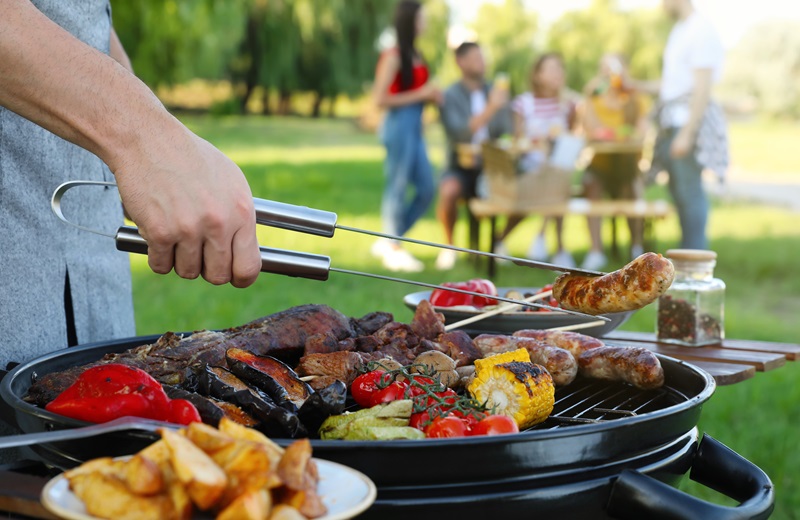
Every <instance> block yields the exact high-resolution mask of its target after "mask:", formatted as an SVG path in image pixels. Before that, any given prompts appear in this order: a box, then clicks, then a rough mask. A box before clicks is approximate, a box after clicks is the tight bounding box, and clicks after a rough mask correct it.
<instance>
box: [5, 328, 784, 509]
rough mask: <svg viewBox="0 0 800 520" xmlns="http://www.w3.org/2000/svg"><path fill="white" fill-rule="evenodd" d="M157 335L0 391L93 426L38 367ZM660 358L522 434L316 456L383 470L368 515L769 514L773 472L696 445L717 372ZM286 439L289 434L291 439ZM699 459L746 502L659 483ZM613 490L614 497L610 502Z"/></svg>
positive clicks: (51, 358)
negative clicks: (62, 400)
mask: <svg viewBox="0 0 800 520" xmlns="http://www.w3.org/2000/svg"><path fill="white" fill-rule="evenodd" d="M157 338H158V336H144V337H136V338H129V339H125V340H117V341H113V342H104V343H96V344H91V345H86V346H82V347H76V348H71V349H66V350H60V351H57V352H54V353H51V354H48V355H46V356H43V357H40V358H38V359H36V360H33V361H30V362H28V363H25V364H23V365H20V366H18V367H17V368H15V369H14V370H13V371H12V372H10V373H9V374H8V375H7V376H6V377H5V378H4V379H3V381H2V384H0V396H2V398H3V400H4V401H5V402H6V403H7V404H8V405H9V406H10V407H11V408H12V409H13V412H14V416H15V420H16V422H17V424H18V425H19V426H20V428H21V429H22V431H23V432H26V433H33V432H39V431H50V430H56V429H63V428H74V427H80V426H85V425H86V424H85V423H83V422H81V421H77V420H73V419H69V418H65V417H62V416H59V415H56V414H53V413H50V412H47V411H46V410H44V409H41V408H38V407H36V406H34V405H32V404H30V403H27V402H25V401H24V399H23V398H24V396H25V395H26V394H27V392H28V389H29V387H30V385H31V382H32V380H33V378H35V377H37V376H39V375H43V374H46V373H51V372H56V371H60V370H63V369H66V368H68V367H73V366H76V365H82V364H86V363H89V362H92V361H96V360H97V359H99V358H101V357H102V356H103V355H105V354H107V353H112V352H121V351H123V350H126V349H129V348H133V347H136V346H139V345H143V344H148V343H152V342H154V341H155V340H156V339H157ZM659 358H660V360H661V364H662V366H663V368H664V372H665V380H666V384H665V386H664V387H662V388H660V389H658V390H649V391H642V390H639V389H636V388H634V387H631V386H628V385H624V384H619V383H609V382H605V381H596V380H588V379H582V378H580V377H579V378H578V379H577V380H576V381H575V382H573V383H572V384H570V385H568V386H566V387H562V388H559V389H558V390H557V392H556V403H555V408H554V410H553V413H552V414H551V417H550V418H549V419H548V420H547V421H545V422H544V423H542V424H539V425H536V426H535V427H533V428H531V429H529V430H526V431H523V432H521V433H518V434H512V435H505V436H494V437H466V438H457V439H426V440H413V441H406V440H393V441H322V440H314V441H312V446H313V449H314V455H315V456H316V457H319V458H322V459H328V460H332V461H335V462H340V463H343V464H346V465H348V466H351V467H353V468H355V469H358V470H359V471H362V472H364V473H365V474H367V475H368V476H369V477H370V478H372V479H373V480H374V481H375V483H376V484H377V486H378V490H379V493H378V500H377V502H376V503H375V505H374V506H373V508H372V509H371V510H370V511H368V513H367V516H366V518H386V519H388V518H393V517H395V516H397V517H399V516H400V515H401V514H409V513H413V514H414V515H416V516H419V517H420V518H427V517H431V518H432V517H434V516H441V514H445V516H446V517H450V516H451V515H456V514H458V515H460V516H462V517H465V518H472V517H474V515H476V514H477V513H478V512H479V511H486V512H491V513H492V514H497V513H502V514H504V515H506V516H507V517H511V516H513V517H518V516H519V515H521V514H523V513H525V514H537V513H542V514H545V516H547V515H548V514H556V513H561V514H568V515H569V517H570V518H604V517H608V516H604V515H606V511H608V512H613V516H614V517H617V518H634V517H636V515H634V516H630V512H631V511H639V514H642V513H641V512H642V511H648V513H647V514H649V515H650V516H652V517H653V518H709V516H708V515H709V512H713V515H714V517H716V518H766V517H767V516H768V514H769V512H770V511H771V510H772V507H773V494H772V486H771V483H770V481H769V478H768V477H767V476H766V475H765V474H764V473H763V472H762V471H761V470H760V469H759V468H758V467H756V466H755V465H753V464H751V463H750V462H748V461H747V460H745V459H743V458H742V457H740V456H739V455H737V454H736V453H735V452H732V451H730V450H728V449H727V448H725V447H724V446H722V445H720V444H719V443H718V442H716V441H714V440H713V439H710V438H708V437H706V438H704V439H703V441H702V442H701V443H700V445H699V448H698V443H697V439H698V434H697V431H696V429H695V425H696V424H697V421H698V419H699V417H700V412H701V408H702V404H703V403H704V402H705V401H706V400H708V399H709V398H710V397H711V395H712V394H713V392H714V388H715V384H714V380H713V378H711V376H709V375H708V374H707V373H705V372H704V371H702V370H700V369H698V368H696V367H694V366H692V365H690V364H687V363H684V362H682V361H679V360H675V359H672V358H668V357H664V356H659ZM153 439H154V437H153V436H152V434H148V433H146V432H125V433H115V434H106V435H102V436H99V437H96V438H92V439H90V440H88V441H87V440H82V441H81V440H75V441H65V442H62V443H58V444H43V445H39V446H36V447H35V449H36V450H37V451H38V453H39V454H40V455H41V456H42V457H43V458H44V459H45V460H47V461H48V462H50V463H51V464H54V465H56V466H59V467H69V466H74V465H76V464H78V463H79V462H82V461H84V460H87V459H89V458H93V457H97V456H100V455H103V456H109V455H112V456H113V455H124V454H129V453H133V452H135V451H137V450H139V449H141V448H142V447H144V446H145V445H147V444H149V443H150V442H152V440H153ZM278 442H279V443H281V444H284V445H285V444H288V443H290V442H291V440H289V439H286V440H278ZM690 467H691V468H692V473H693V476H694V474H695V473H698V472H699V473H698V474H699V475H700V480H701V481H704V482H706V483H707V484H708V485H710V486H712V487H714V488H715V489H718V490H720V491H723V492H725V493H727V494H729V495H730V496H732V497H734V498H736V499H738V500H740V501H742V502H743V504H742V506H741V507H739V508H722V507H719V506H714V505H710V504H706V503H704V502H701V501H699V500H696V499H693V498H691V497H689V496H688V495H685V494H683V493H680V492H679V491H677V490H675V489H674V488H672V487H670V486H668V485H666V484H663V483H662V482H661V481H663V482H666V483H674V482H675V481H676V480H678V479H679V478H680V476H682V475H683V474H684V473H686V471H687V470H688V469H689V468H690ZM698 468H701V469H699V470H698ZM709 468H710V469H709ZM709 475H710V476H709ZM743 483H744V484H743ZM643 490H646V491H643ZM609 497H611V498H613V499H614V500H612V501H611V502H609V503H608V505H607V502H608V500H609ZM615 497H616V498H615ZM619 504H622V505H619ZM659 511H660V513H659ZM676 511H677V512H676ZM694 511H699V512H703V513H702V515H700V514H695V513H693V512H694ZM659 514H661V515H662V516H658V515H659ZM676 515H677V516H676Z"/></svg>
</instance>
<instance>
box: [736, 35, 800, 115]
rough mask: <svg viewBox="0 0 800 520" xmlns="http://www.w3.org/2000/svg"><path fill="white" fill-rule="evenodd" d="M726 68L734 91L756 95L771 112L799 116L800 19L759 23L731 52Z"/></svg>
mask: <svg viewBox="0 0 800 520" xmlns="http://www.w3.org/2000/svg"><path fill="white" fill-rule="evenodd" d="M725 68H726V74H725V80H724V84H725V86H726V87H727V90H728V91H729V93H731V94H732V95H735V96H737V97H744V96H749V97H752V98H755V100H756V102H757V104H758V107H759V109H760V110H762V111H763V112H764V113H766V114H767V115H770V116H777V117H785V118H786V117H788V118H792V119H797V118H798V117H800V23H798V22H792V21H776V22H765V23H762V24H759V25H756V26H755V27H753V28H752V29H750V30H749V31H748V32H747V33H746V34H745V35H744V37H743V38H742V39H741V41H740V42H739V44H738V45H737V46H736V48H734V49H733V51H732V52H731V53H730V54H729V56H728V60H727V63H726V67H725Z"/></svg>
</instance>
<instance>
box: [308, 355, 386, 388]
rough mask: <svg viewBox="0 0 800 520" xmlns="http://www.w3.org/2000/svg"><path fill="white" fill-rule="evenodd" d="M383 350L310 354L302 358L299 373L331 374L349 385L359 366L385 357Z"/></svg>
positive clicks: (312, 374) (311, 374)
mask: <svg viewBox="0 0 800 520" xmlns="http://www.w3.org/2000/svg"><path fill="white" fill-rule="evenodd" d="M385 357H386V356H384V355H383V354H382V353H381V352H373V353H366V352H331V353H330V354H309V355H308V356H303V357H302V358H300V364H299V365H297V373H298V374H300V375H301V376H331V377H335V378H336V379H338V380H339V381H342V382H344V384H345V385H347V386H348V387H349V386H350V384H351V383H352V382H353V380H354V379H355V378H356V376H357V375H358V370H357V369H358V367H359V366H360V365H364V364H366V363H369V362H370V361H378V360H380V359H383V358H385Z"/></svg>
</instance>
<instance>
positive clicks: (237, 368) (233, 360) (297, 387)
mask: <svg viewBox="0 0 800 520" xmlns="http://www.w3.org/2000/svg"><path fill="white" fill-rule="evenodd" d="M225 358H226V359H227V361H228V367H229V368H230V371H231V372H233V373H234V374H235V375H236V376H238V377H240V378H241V379H243V380H244V381H245V382H246V383H249V384H251V385H253V386H255V387H256V388H258V389H260V390H262V391H264V392H266V393H267V395H269V396H270V397H272V399H273V401H275V403H276V404H277V405H278V406H283V407H284V408H287V409H289V410H291V411H297V409H298V408H300V407H301V406H302V405H303V403H304V402H305V400H306V399H308V396H310V395H311V393H312V392H313V391H312V390H311V387H310V386H308V384H306V383H305V382H303V381H300V379H299V378H298V377H297V374H296V373H295V371H294V370H292V369H291V368H289V367H288V366H287V365H286V364H284V363H282V362H280V361H278V360H277V359H275V358H273V357H269V356H256V355H255V354H252V353H250V352H247V351H246V350H242V349H239V348H232V349H229V350H228V352H227V353H226V354H225Z"/></svg>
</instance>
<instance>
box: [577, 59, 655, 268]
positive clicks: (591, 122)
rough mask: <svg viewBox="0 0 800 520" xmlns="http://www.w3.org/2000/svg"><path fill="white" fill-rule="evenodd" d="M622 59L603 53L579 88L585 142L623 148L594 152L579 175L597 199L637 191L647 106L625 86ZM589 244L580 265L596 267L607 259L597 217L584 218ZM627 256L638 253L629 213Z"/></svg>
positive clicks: (638, 232)
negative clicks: (582, 175)
mask: <svg viewBox="0 0 800 520" xmlns="http://www.w3.org/2000/svg"><path fill="white" fill-rule="evenodd" d="M626 75H627V64H626V63H625V60H624V58H623V57H622V56H621V55H619V54H606V55H604V56H603V57H602V58H601V60H600V65H599V70H598V73H597V75H596V76H595V77H594V78H592V79H591V80H589V82H588V83H587V84H586V87H585V88H584V103H583V104H582V107H581V108H582V110H581V116H582V117H581V124H582V126H583V130H584V132H585V133H586V137H587V139H588V140H590V141H594V142H596V143H603V142H606V143H610V144H611V143H620V144H624V145H627V146H625V147H624V148H622V147H620V148H619V149H618V150H613V146H612V147H611V148H610V149H609V151H606V152H595V153H594V156H593V157H592V161H591V163H590V164H589V166H588V167H587V169H586V172H585V174H584V178H583V185H584V194H585V196H586V198H588V199H590V200H598V199H601V198H602V197H603V195H604V194H608V195H609V196H610V197H611V198H612V199H635V198H639V197H641V196H642V191H643V186H642V175H641V172H640V170H639V160H640V159H641V155H642V154H641V151H642V149H641V143H642V139H643V138H644V134H645V131H646V130H647V106H646V103H645V99H644V97H643V96H641V95H639V94H638V93H636V92H635V91H633V90H632V89H630V88H628V87H627V86H626V85H624V80H623V78H624V77H625V76H626ZM587 221H588V225H589V236H590V238H591V247H590V249H589V253H588V254H587V255H586V257H585V258H584V260H583V263H582V264H581V267H583V268H584V269H590V270H599V269H600V268H602V267H603V266H605V264H606V262H607V259H606V256H605V254H604V253H603V242H602V237H601V234H600V230H601V222H600V219H599V218H598V217H588V218H587ZM628 227H629V228H630V233H631V256H632V257H634V258H635V257H637V256H639V255H641V254H642V252H643V247H642V240H643V236H642V235H643V222H642V219H635V218H629V219H628Z"/></svg>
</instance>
